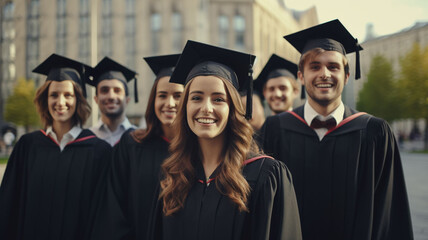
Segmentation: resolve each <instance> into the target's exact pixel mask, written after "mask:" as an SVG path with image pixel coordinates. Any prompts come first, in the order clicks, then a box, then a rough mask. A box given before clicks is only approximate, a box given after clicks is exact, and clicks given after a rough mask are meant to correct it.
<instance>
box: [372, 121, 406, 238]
mask: <svg viewBox="0 0 428 240" xmlns="http://www.w3.org/2000/svg"><path fill="white" fill-rule="evenodd" d="M372 119H373V120H372V122H371V123H369V125H368V129H367V134H373V135H374V136H372V137H371V139H373V144H371V149H370V150H369V151H368V153H369V154H370V155H372V156H374V157H375V159H374V164H375V179H374V184H375V186H374V187H375V192H374V207H373V209H374V211H373V232H372V239H385V240H386V239H389V240H398V239H413V231H412V224H411V218H410V208H409V202H408V197H407V190H406V184H405V181H404V174H403V167H402V163H401V157H400V153H399V150H398V146H397V142H396V140H395V137H394V134H393V133H392V130H391V128H390V126H389V125H388V123H386V122H385V121H384V120H381V119H378V118H372ZM369 139H370V138H369Z"/></svg>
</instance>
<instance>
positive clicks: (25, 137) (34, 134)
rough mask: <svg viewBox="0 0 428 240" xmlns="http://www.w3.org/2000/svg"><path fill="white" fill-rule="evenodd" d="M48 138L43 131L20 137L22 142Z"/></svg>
mask: <svg viewBox="0 0 428 240" xmlns="http://www.w3.org/2000/svg"><path fill="white" fill-rule="evenodd" d="M40 137H46V132H45V131H44V130H42V129H40V130H36V131H33V132H30V133H26V134H24V135H22V136H21V137H20V139H22V140H30V139H34V138H40Z"/></svg>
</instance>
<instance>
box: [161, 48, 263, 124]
mask: <svg viewBox="0 0 428 240" xmlns="http://www.w3.org/2000/svg"><path fill="white" fill-rule="evenodd" d="M255 59H256V56H254V55H251V54H247V53H242V52H237V51H233V50H229V49H225V48H220V47H216V46H212V45H208V44H204V43H200V42H195V41H191V40H188V41H187V43H186V46H185V47H184V50H183V52H182V54H181V56H180V59H179V60H178V63H177V65H176V67H175V70H174V72H173V73H172V76H171V79H170V80H169V81H170V82H173V83H179V84H183V85H186V84H187V83H188V82H189V81H190V80H191V79H193V78H195V77H197V76H211V75H214V76H218V77H222V78H224V79H227V80H229V81H230V82H231V83H232V85H233V86H234V87H235V88H236V90H237V91H242V90H244V89H245V90H246V92H247V109H246V114H245V118H247V119H251V114H252V94H253V78H252V73H253V64H254V61H255Z"/></svg>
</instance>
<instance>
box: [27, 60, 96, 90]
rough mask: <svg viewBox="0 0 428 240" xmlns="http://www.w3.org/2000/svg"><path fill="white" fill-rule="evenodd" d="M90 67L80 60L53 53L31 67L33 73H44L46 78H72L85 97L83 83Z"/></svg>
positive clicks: (63, 79)
mask: <svg viewBox="0 0 428 240" xmlns="http://www.w3.org/2000/svg"><path fill="white" fill-rule="evenodd" d="M91 70H92V67H90V66H88V65H85V64H83V63H81V62H78V61H75V60H72V59H69V58H66V57H64V56H60V55H58V54H55V53H53V54H52V55H50V56H49V57H48V58H46V60H45V61H43V62H42V63H41V64H40V65H39V66H37V67H36V68H34V69H33V72H34V73H39V74H42V75H46V76H47V78H46V80H52V81H58V82H61V81H65V80H72V81H74V82H76V83H77V84H79V85H80V87H81V88H82V91H83V95H84V96H85V97H86V88H85V83H89V78H88V77H89V72H90V71H91Z"/></svg>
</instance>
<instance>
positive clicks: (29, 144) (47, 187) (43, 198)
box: [0, 130, 111, 240]
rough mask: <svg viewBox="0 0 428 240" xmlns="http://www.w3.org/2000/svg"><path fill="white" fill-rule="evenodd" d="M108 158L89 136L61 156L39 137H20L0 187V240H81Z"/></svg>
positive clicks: (104, 146) (107, 148) (97, 141)
mask: <svg viewBox="0 0 428 240" xmlns="http://www.w3.org/2000/svg"><path fill="white" fill-rule="evenodd" d="M110 152H111V147H110V145H108V144H107V143H106V142H104V141H102V140H101V139H98V138H96V137H95V135H94V134H93V133H92V132H91V131H89V130H83V131H82V132H81V133H80V135H79V136H78V138H77V139H76V140H74V141H73V142H71V143H69V144H68V145H67V146H66V147H65V148H64V149H63V151H62V152H61V151H60V148H59V146H58V144H57V143H56V142H54V141H53V140H52V139H51V138H50V137H49V136H46V135H45V133H44V131H35V132H33V133H29V134H25V135H24V136H22V137H21V138H20V140H19V141H18V142H17V144H16V145H15V147H14V149H13V152H12V154H11V156H10V158H9V162H8V164H7V168H6V171H5V175H4V178H3V182H2V184H1V187H0V239H5V240H6V239H7V240H10V239H32V240H33V239H43V240H49V239H61V240H63V239H65V240H67V239H70V240H71V239H85V237H86V234H88V231H89V230H88V228H89V227H90V226H91V224H92V220H93V216H94V206H95V205H96V204H97V202H96V201H97V200H99V198H98V197H99V194H98V193H99V191H98V186H99V184H100V182H101V181H104V180H103V178H102V176H105V171H106V169H107V166H108V163H109V160H108V159H109V156H110Z"/></svg>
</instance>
